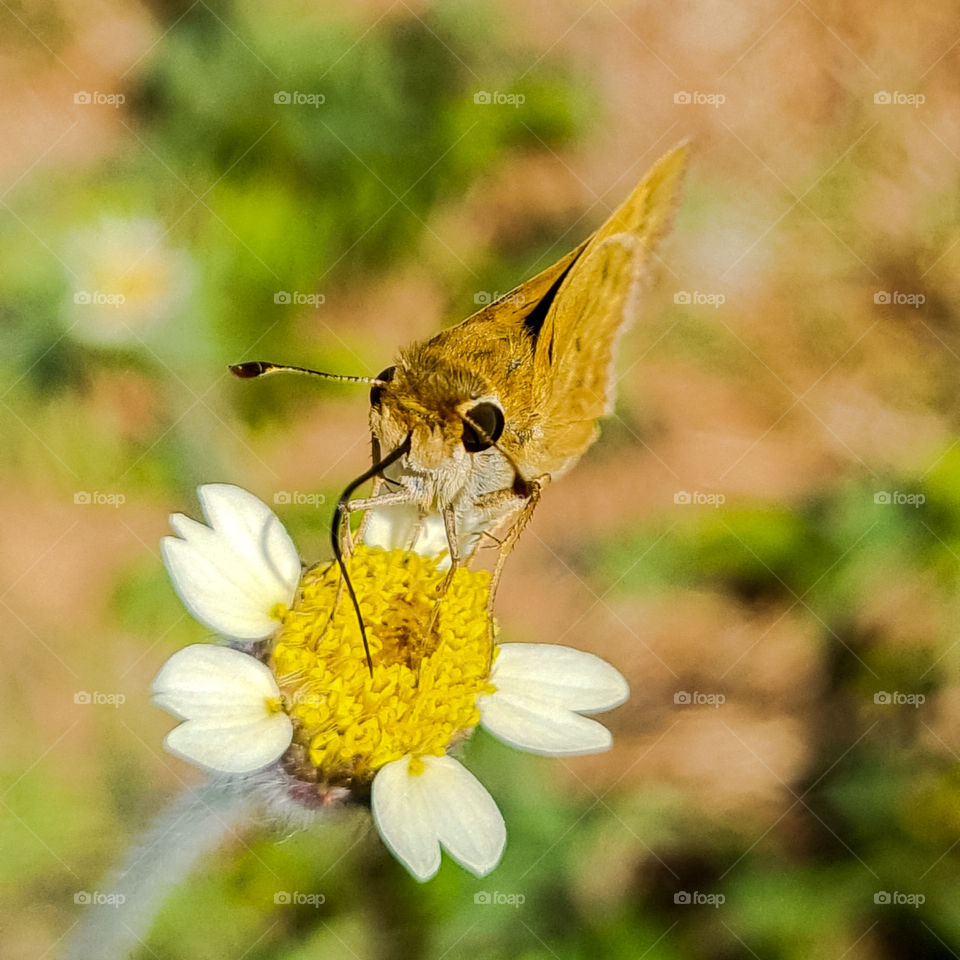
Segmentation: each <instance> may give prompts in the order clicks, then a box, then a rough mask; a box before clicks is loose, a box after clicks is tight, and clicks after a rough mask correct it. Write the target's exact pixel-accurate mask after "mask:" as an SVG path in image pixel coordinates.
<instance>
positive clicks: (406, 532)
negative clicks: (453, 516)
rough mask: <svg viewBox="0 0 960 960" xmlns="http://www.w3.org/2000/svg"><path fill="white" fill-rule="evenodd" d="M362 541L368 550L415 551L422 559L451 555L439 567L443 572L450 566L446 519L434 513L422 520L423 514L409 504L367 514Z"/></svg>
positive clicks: (380, 509) (376, 509) (379, 509)
mask: <svg viewBox="0 0 960 960" xmlns="http://www.w3.org/2000/svg"><path fill="white" fill-rule="evenodd" d="M411 541H412V543H411ZM363 542H364V543H365V544H366V545H367V546H368V547H380V548H381V549H383V550H412V551H413V552H414V553H419V554H420V556H422V557H436V556H439V555H440V554H441V553H445V554H448V555H447V556H445V557H443V558H442V559H441V560H440V562H439V563H438V564H437V566H438V568H439V569H441V570H445V569H446V568H447V567H449V566H450V557H449V546H448V544H447V531H446V528H445V527H444V525H443V517H441V516H440V514H439V513H437V512H433V513H429V514H427V516H426V517H424V518H423V520H422V521H421V520H420V511H419V510H418V509H417V507H415V506H412V505H410V504H405V503H402V504H397V505H396V506H392V507H379V508H378V507H372V508H371V509H370V510H369V511H368V512H367V525H366V526H365V527H364V530H363Z"/></svg>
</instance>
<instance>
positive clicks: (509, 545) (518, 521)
mask: <svg viewBox="0 0 960 960" xmlns="http://www.w3.org/2000/svg"><path fill="white" fill-rule="evenodd" d="M549 480H550V474H548V473H546V474H544V475H543V476H541V477H536V478H535V479H533V480H524V481H523V487H524V488H525V489H524V491H523V493H524V494H525V496H524V498H523V500H522V501H521V503H520V504H519V506H518V508H517V512H516V514H515V515H514V519H513V522H512V523H511V524H510V526H509V528H508V529H507V531H506V534H505V535H504V537H503V539H502V540H501V541H500V550H499V552H498V554H497V562H496V565H495V566H494V568H493V574H492V575H491V577H490V598H489V600H488V601H487V609H488V612H489V614H490V622H491V623H492V622H493V602H494V600H495V599H496V596H497V588H498V587H499V586H500V575H501V574H502V573H503V567H504V564H505V563H506V562H507V557H508V556H510V553H511V552H512V551H513V548H514V547H515V546H516V544H517V541H518V540H519V539H520V534H521V533H523V531H524V528H525V527H526V526H527V524H528V523H529V522H530V518H531V517H532V516H533V511H534V510H535V509H536V507H537V504H538V503H539V502H540V495H541V493H542V491H543V488H544V486H545V485H546V483H547V482H548V481H549ZM506 492H509V493H511V494H512V495H513V496H515V497H516V496H522V494H520V493H518V492H517V491H516V490H515V489H513V490H510V491H506Z"/></svg>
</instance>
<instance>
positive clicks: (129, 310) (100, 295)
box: [63, 217, 196, 346]
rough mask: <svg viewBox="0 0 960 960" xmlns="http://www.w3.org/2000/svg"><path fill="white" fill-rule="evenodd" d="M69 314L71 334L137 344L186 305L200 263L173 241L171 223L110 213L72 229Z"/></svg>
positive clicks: (66, 258) (67, 252)
mask: <svg viewBox="0 0 960 960" xmlns="http://www.w3.org/2000/svg"><path fill="white" fill-rule="evenodd" d="M63 262H64V264H65V266H66V268H67V269H68V271H69V272H70V275H69V284H68V287H69V289H68V292H67V296H66V300H65V303H64V306H63V314H64V320H65V322H66V325H67V328H68V330H69V331H70V335H71V336H73V337H75V338H76V339H78V340H81V341H83V342H85V343H91V344H97V345H107V346H109V345H125V346H136V345H137V344H138V343H139V342H140V341H141V340H149V338H150V337H151V335H152V334H154V333H156V332H159V331H160V330H162V329H164V328H165V327H166V324H167V323H168V322H169V321H170V320H172V319H174V318H176V317H177V316H179V315H180V314H181V313H182V312H183V310H184V308H185V307H186V305H187V303H188V301H189V299H190V296H191V294H192V292H193V288H194V282H195V275H196V267H195V264H194V261H193V258H192V257H191V256H190V254H189V253H188V252H187V251H186V250H182V249H178V248H174V247H171V246H170V245H169V243H168V242H167V238H166V228H165V226H164V224H162V223H160V222H159V221H157V220H148V219H145V218H133V219H122V218H117V217H111V218H105V219H103V220H101V221H100V222H99V223H97V224H95V225H93V226H90V227H85V228H83V229H81V230H78V231H77V232H75V233H74V234H73V235H71V236H70V237H69V238H68V239H67V241H66V243H65V245H64V250H63Z"/></svg>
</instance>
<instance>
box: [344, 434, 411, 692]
mask: <svg viewBox="0 0 960 960" xmlns="http://www.w3.org/2000/svg"><path fill="white" fill-rule="evenodd" d="M409 452H410V434H409V433H408V434H407V438H406V440H404V441H403V443H401V444H400V446H399V447H397V449H396V450H393V451H392V452H391V453H388V454H387V455H386V456H385V457H384V458H383V459H382V460H380V461H378V462H377V463H375V464H374V465H373V466H372V467H371V468H370V469H369V470H367V471H365V472H364V473H363V474H361V475H360V476H359V477H357V479H356V480H354V481H353V482H352V483H351V484H350V485H349V486H348V487H347V489H346V490H344V491H343V493H342V494H341V495H340V499H339V500H338V501H337V508H336V509H335V510H334V511H333V526H332V527H331V529H330V541H331V543H332V544H333V555H334V557H335V558H336V561H337V565H338V566H339V567H340V573H341V574H342V576H343V580H344V583H346V585H347V593H349V594H350V600H351V601H352V602H353V609H354V610H355V611H356V614H357V623H359V624H360V636H361V637H362V638H363V652H364V654H365V656H366V658H367V669H368V670H369V671H370V676H373V660H372V658H371V657H370V644H369V643H368V642H367V631H366V628H365V627H364V625H363V614H362V613H361V612H360V603H359V601H358V600H357V594H356V592H355V591H354V589H353V584H352V583H351V582H350V574H349V573H347V565H346V564H345V563H344V562H343V549H342V547H341V545H340V530H341V528H342V526H343V521H344V518H345V517H346V515H347V504H348V503H349V501H350V497H351V495H352V494H353V492H354V490H356V489H357V487H359V486H362V485H363V484H364V483H366V482H367V481H368V480H370V479H372V478H373V477H375V476H377V475H378V474H379V473H381V472H382V471H383V470H385V469H386V468H387V467H389V466H390V464H392V463H396V461H397V460H399V459H400V458H401V457H402V456H404V455H405V454H407V453H409Z"/></svg>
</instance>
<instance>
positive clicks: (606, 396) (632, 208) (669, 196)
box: [534, 144, 687, 456]
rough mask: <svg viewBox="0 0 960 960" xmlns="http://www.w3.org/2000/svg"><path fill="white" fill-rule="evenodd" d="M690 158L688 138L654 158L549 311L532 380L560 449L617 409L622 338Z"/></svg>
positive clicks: (566, 279) (581, 439) (563, 284)
mask: <svg viewBox="0 0 960 960" xmlns="http://www.w3.org/2000/svg"><path fill="white" fill-rule="evenodd" d="M686 161H687V147H686V145H684V144H682V145H680V146H679V147H676V148H675V149H673V150H671V151H670V152H669V153H667V154H666V155H665V156H663V157H661V158H660V160H658V161H657V163H655V164H654V166H653V167H652V168H651V169H650V170H649V171H648V172H647V174H646V176H645V177H644V178H643V180H641V181H640V183H639V184H638V185H637V187H636V188H635V189H634V191H633V193H632V194H631V195H630V196H629V197H628V198H627V200H626V202H625V203H624V204H623V205H622V206H621V207H619V208H618V209H617V210H616V211H615V212H614V214H613V215H612V216H611V217H610V219H609V220H607V222H606V223H605V224H604V225H603V226H602V227H601V228H600V229H599V230H598V231H597V232H596V233H595V234H594V235H593V236H592V237H590V239H589V240H588V241H587V244H586V247H585V248H584V250H583V252H582V253H581V255H580V257H579V259H578V260H577V261H576V263H574V264H573V265H572V267H571V269H570V270H569V271H568V273H567V274H566V276H565V277H564V278H563V280H562V282H561V284H560V287H559V289H558V290H557V293H556V296H555V297H554V299H553V302H552V305H551V307H550V309H549V311H548V312H547V315H546V317H545V319H544V322H543V326H542V328H541V329H540V332H539V335H538V339H537V345H536V353H535V356H534V381H535V384H536V391H537V395H538V399H539V404H540V405H541V406H540V409H541V415H542V418H543V420H542V422H543V427H544V430H545V431H546V432H547V433H548V434H553V433H555V430H556V431H558V435H556V436H554V437H553V438H552V439H553V441H555V442H557V443H559V444H560V445H561V447H567V446H569V447H575V446H576V444H577V443H579V442H585V444H589V442H590V439H592V436H593V429H594V428H593V425H592V422H591V423H584V421H593V420H595V419H596V418H597V417H600V416H603V415H604V414H607V413H610V412H611V410H612V408H613V400H614V383H615V379H614V371H613V361H614V352H615V348H616V342H617V339H618V338H619V336H620V334H621V333H622V332H623V331H624V330H625V329H626V328H627V327H628V326H629V324H630V321H631V320H632V319H633V314H634V313H635V309H636V308H635V300H636V295H637V293H638V287H639V285H640V281H641V280H642V278H643V276H644V274H645V273H646V272H647V269H648V267H649V264H650V260H651V258H652V257H653V255H654V248H655V247H656V244H657V242H658V241H659V240H660V239H661V238H662V237H663V235H664V234H665V233H666V232H667V231H668V230H669V228H670V224H671V221H672V219H673V213H674V210H675V209H676V206H677V201H678V199H679V193H680V185H681V182H682V179H683V173H684V169H685V167H686ZM577 424H579V427H578V426H576V425H577ZM564 437H566V438H567V439H564ZM574 452H576V453H577V454H579V453H582V452H583V451H582V449H581V450H578V451H574V450H571V451H570V453H571V455H573V453H574ZM556 453H557V455H558V456H562V455H563V453H564V451H563V450H562V449H557V450H556Z"/></svg>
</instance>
